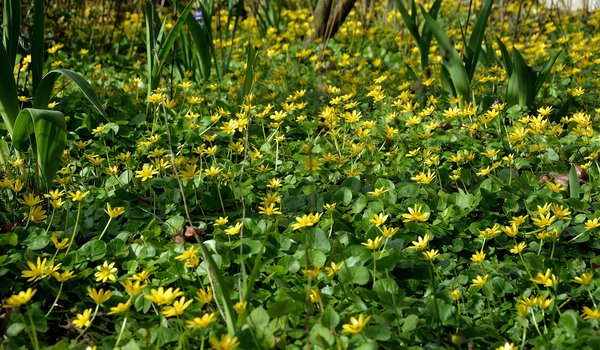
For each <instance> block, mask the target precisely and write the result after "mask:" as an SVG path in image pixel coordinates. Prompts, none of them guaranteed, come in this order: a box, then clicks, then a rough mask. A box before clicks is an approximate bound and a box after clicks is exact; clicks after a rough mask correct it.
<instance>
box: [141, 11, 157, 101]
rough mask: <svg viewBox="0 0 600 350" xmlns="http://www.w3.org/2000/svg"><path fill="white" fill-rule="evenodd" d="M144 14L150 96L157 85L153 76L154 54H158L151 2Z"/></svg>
mask: <svg viewBox="0 0 600 350" xmlns="http://www.w3.org/2000/svg"><path fill="white" fill-rule="evenodd" d="M144 14H145V19H146V75H147V78H148V95H150V93H151V92H152V90H154V88H155V85H156V84H157V83H155V82H154V80H155V78H154V75H153V74H152V73H153V71H154V69H155V67H154V66H155V64H154V54H155V52H156V50H155V46H156V35H155V32H154V29H155V23H154V21H155V20H156V18H155V16H154V14H155V12H154V8H153V5H152V2H151V1H146V7H145V11H144Z"/></svg>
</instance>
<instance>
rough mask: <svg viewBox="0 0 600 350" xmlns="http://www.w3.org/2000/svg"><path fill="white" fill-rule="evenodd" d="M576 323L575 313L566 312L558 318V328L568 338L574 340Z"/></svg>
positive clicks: (571, 311)
mask: <svg viewBox="0 0 600 350" xmlns="http://www.w3.org/2000/svg"><path fill="white" fill-rule="evenodd" d="M577 323H578V321H577V312H575V311H573V310H567V311H565V312H563V314H562V315H561V316H560V319H559V321H558V327H560V328H562V329H563V330H565V331H566V332H567V334H568V335H569V336H570V337H573V338H574V337H575V336H577V329H578V328H577Z"/></svg>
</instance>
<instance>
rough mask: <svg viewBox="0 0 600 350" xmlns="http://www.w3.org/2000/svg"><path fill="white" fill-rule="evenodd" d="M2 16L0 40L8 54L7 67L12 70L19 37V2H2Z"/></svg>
mask: <svg viewBox="0 0 600 350" xmlns="http://www.w3.org/2000/svg"><path fill="white" fill-rule="evenodd" d="M3 15H4V19H3V23H4V25H3V27H4V36H3V38H2V39H3V43H4V46H5V48H6V51H7V54H8V61H9V63H10V66H9V67H10V68H11V69H12V67H13V65H14V64H15V59H16V57H17V48H18V47H19V37H20V36H21V1H20V0H4V9H3ZM3 81H4V80H3Z"/></svg>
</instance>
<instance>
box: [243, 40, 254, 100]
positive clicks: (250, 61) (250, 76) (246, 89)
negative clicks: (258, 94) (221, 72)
mask: <svg viewBox="0 0 600 350" xmlns="http://www.w3.org/2000/svg"><path fill="white" fill-rule="evenodd" d="M255 61H256V48H255V47H254V46H252V45H251V44H248V49H247V56H246V74H245V75H244V86H243V88H242V95H241V96H240V98H241V101H240V104H241V103H242V102H243V101H244V98H245V97H246V95H248V94H249V93H250V91H251V90H252V86H254V63H255Z"/></svg>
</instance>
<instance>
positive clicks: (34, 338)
mask: <svg viewBox="0 0 600 350" xmlns="http://www.w3.org/2000/svg"><path fill="white" fill-rule="evenodd" d="M27 316H29V322H30V324H31V334H30V338H31V343H32V345H33V348H34V349H35V350H39V349H40V344H39V342H38V338H37V330H36V329H35V324H34V323H33V316H31V310H30V309H27Z"/></svg>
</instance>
